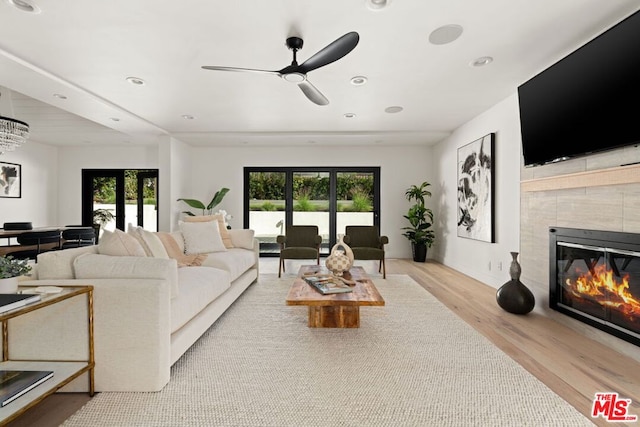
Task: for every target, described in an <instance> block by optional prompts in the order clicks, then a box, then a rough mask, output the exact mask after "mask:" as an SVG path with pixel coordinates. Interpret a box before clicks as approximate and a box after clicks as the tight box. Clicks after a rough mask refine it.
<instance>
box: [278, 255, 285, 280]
mask: <svg viewBox="0 0 640 427" xmlns="http://www.w3.org/2000/svg"><path fill="white" fill-rule="evenodd" d="M283 269H284V259H282V258H280V262H279V263H278V277H280V275H281V274H282V270H283Z"/></svg>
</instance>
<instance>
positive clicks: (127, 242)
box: [98, 229, 147, 256]
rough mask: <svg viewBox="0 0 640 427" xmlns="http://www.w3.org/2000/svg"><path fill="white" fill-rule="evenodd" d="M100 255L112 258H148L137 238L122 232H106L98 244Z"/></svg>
mask: <svg viewBox="0 0 640 427" xmlns="http://www.w3.org/2000/svg"><path fill="white" fill-rule="evenodd" d="M98 253H99V254H102V255H112V256H147V254H146V253H145V252H144V248H143V247H142V245H141V244H140V243H139V242H138V241H137V240H136V239H135V237H133V236H131V235H129V234H127V233H125V232H124V231H122V230H118V229H116V230H114V231H113V232H111V231H108V230H104V232H103V234H102V236H101V237H100V243H99V244H98Z"/></svg>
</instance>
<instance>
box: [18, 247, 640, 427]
mask: <svg viewBox="0 0 640 427" xmlns="http://www.w3.org/2000/svg"><path fill="white" fill-rule="evenodd" d="M260 264H261V265H260V268H261V270H260V271H261V273H262V274H265V273H273V272H277V265H278V264H277V258H263V259H261V262H260ZM364 266H365V268H366V269H367V270H368V271H371V272H372V273H373V271H375V269H376V268H377V265H375V263H371V265H369V264H365V265H364ZM287 271H288V272H292V273H288V274H292V275H293V276H295V274H294V273H295V272H297V268H293V269H292V268H291V267H290V266H289V265H287ZM387 274H408V275H410V276H411V277H412V278H413V279H414V280H415V281H416V282H418V283H419V284H420V285H421V286H423V287H424V288H425V289H426V290H427V291H429V292H430V293H432V294H433V295H434V296H435V297H436V298H438V299H439V300H440V301H441V302H442V303H443V304H445V305H446V306H447V307H449V309H451V310H452V311H453V312H455V313H456V314H457V315H458V316H460V317H461V318H462V319H463V320H465V321H466V322H467V323H469V324H470V325H472V326H473V327H474V328H475V329H476V330H478V331H479V332H480V333H482V334H483V335H485V336H486V337H487V338H488V339H489V340H490V341H492V342H493V343H494V344H495V345H496V346H497V347H499V348H500V349H501V350H502V351H504V352H505V353H506V354H508V355H509V356H510V357H512V358H513V359H514V360H516V361H517V362H518V363H520V364H521V365H522V366H523V367H524V368H525V369H527V370H528V371H529V372H531V373H532V374H533V375H535V376H536V377H537V378H538V379H540V380H541V381H542V382H543V383H544V384H546V385H547V386H548V387H549V388H550V389H551V390H553V391H554V392H555V393H557V394H558V395H560V396H561V397H562V398H564V399H565V400H566V401H567V402H569V403H570V404H571V405H573V406H574V407H575V408H576V409H578V410H579V411H580V412H581V413H583V414H584V415H585V416H586V417H588V418H590V415H591V405H592V401H593V397H594V393H595V392H596V391H598V392H607V391H615V392H618V393H619V394H620V396H621V397H624V398H627V399H631V400H632V406H631V409H630V413H631V414H634V415H638V416H640V363H639V362H637V361H635V360H633V359H630V358H629V357H627V356H624V355H622V354H620V353H618V352H614V351H611V350H610V349H608V348H607V347H606V346H604V345H602V344H600V343H598V342H595V341H593V340H591V339H589V338H586V337H584V336H581V335H579V334H577V333H576V332H575V331H574V330H572V329H570V328H568V327H566V326H563V325H561V324H560V323H558V322H556V321H554V320H552V319H549V318H547V317H544V316H542V315H539V314H536V313H530V314H528V315H526V316H518V315H514V314H510V313H507V312H505V311H503V310H502V309H501V308H500V307H499V306H498V305H497V303H496V301H495V292H496V290H495V289H494V288H492V287H490V286H487V285H485V284H483V283H481V282H479V281H477V280H474V279H472V278H470V277H468V276H466V275H464V274H461V273H459V272H457V271H455V270H452V269H450V268H448V267H445V266H443V265H441V264H438V263H435V262H426V263H414V262H413V261H411V260H387ZM293 276H292V277H293ZM373 280H374V282H375V277H374V278H373ZM283 306H284V302H283ZM639 351H640V349H639ZM88 399H89V398H88V396H86V395H85V394H76V393H72V394H68V393H59V394H56V395H53V396H51V397H49V398H48V399H47V400H45V402H43V403H42V404H41V405H39V406H37V407H36V408H34V409H33V410H32V411H30V412H29V413H27V414H25V415H24V416H22V417H21V418H19V419H17V420H16V421H14V422H13V423H11V424H9V425H10V426H11V427H22V426H30V427H51V426H58V425H59V424H60V423H61V422H63V421H64V420H65V419H66V418H67V417H68V416H70V415H71V414H73V413H74V412H75V411H76V410H78V409H79V408H80V407H82V405H84V403H86V401H87V400H88ZM593 421H594V424H595V425H598V426H610V425H611V423H608V422H606V421H605V420H604V419H603V418H597V419H594V420H593ZM615 425H616V426H622V425H630V426H635V427H638V426H640V421H639V422H636V423H631V424H624V423H615Z"/></svg>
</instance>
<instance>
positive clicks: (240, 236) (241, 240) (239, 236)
mask: <svg viewBox="0 0 640 427" xmlns="http://www.w3.org/2000/svg"><path fill="white" fill-rule="evenodd" d="M229 235H230V236H231V239H232V240H233V245H234V246H235V247H236V248H244V249H253V237H254V235H255V232H254V231H253V230H249V229H246V228H238V229H235V230H229Z"/></svg>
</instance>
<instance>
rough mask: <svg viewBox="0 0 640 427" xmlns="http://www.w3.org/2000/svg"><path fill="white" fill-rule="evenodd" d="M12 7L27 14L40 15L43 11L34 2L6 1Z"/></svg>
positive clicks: (24, 0) (26, 0) (28, 0)
mask: <svg viewBox="0 0 640 427" xmlns="http://www.w3.org/2000/svg"><path fill="white" fill-rule="evenodd" d="M6 2H7V3H9V4H10V5H11V6H13V7H15V8H16V9H18V10H21V11H23V12H27V13H40V12H41V10H40V8H39V7H38V5H37V4H35V3H34V2H33V1H32V0H6Z"/></svg>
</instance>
